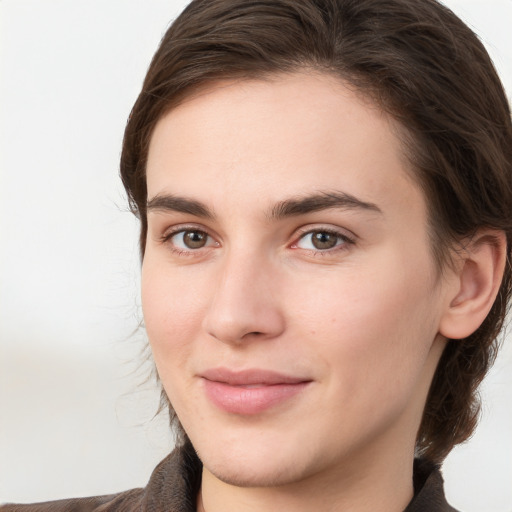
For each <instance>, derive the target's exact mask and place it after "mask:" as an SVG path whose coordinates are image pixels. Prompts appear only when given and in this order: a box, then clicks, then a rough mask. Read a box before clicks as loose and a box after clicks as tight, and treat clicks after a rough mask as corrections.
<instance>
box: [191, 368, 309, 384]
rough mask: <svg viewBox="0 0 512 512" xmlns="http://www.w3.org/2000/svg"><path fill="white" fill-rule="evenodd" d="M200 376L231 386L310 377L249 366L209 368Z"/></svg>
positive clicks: (288, 382)
mask: <svg viewBox="0 0 512 512" xmlns="http://www.w3.org/2000/svg"><path fill="white" fill-rule="evenodd" d="M200 377H202V378H203V379H206V380H211V381H214V382H222V383H224V384H229V385H231V386H253V385H256V384H260V385H266V386H271V385H276V384H299V383H301V382H310V381H311V379H307V378H303V377H294V376H290V375H286V374H282V373H279V372H275V371H273V370H264V369H260V368H251V369H248V370H230V369H228V368H211V369H209V370H206V371H204V372H202V373H201V374H200Z"/></svg>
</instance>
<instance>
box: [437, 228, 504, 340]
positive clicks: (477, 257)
mask: <svg viewBox="0 0 512 512" xmlns="http://www.w3.org/2000/svg"><path fill="white" fill-rule="evenodd" d="M456 258H460V259H459V261H458V262H457V264H456V270H454V272H455V275H453V276H452V277H453V284H454V286H450V287H449V288H450V290H449V294H450V295H449V297H448V300H447V303H448V307H447V308H446V310H445V311H444V314H443V316H442V318H441V322H440V326H439V333H440V334H442V335H443V336H445V337H446V338H449V339H462V338H466V337H467V336H469V335H471V334H473V333H474V332H475V331H476V330H477V329H478V328H479V327H480V325H481V324H482V322H483V321H484V320H485V318H486V316H487V315H488V314H489V311H490V310H491V307H492V305H493V304H494V300H495V299H496V296H497V294H498V291H499V288H500V285H501V280H502V278H503V273H504V270H505V264H506V261H507V240H506V236H505V233H504V232H503V231H497V230H492V229H481V230H479V231H478V232H477V233H476V235H475V236H473V237H471V239H470V240H468V241H467V244H465V245H464V246H463V250H462V251H461V253H460V254H458V255H456ZM450 281H452V279H451V278H450Z"/></svg>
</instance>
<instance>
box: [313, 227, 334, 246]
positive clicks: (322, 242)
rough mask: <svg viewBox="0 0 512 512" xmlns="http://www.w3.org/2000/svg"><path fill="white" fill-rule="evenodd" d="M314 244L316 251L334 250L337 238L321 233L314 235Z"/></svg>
mask: <svg viewBox="0 0 512 512" xmlns="http://www.w3.org/2000/svg"><path fill="white" fill-rule="evenodd" d="M312 242H313V245H314V246H315V248H316V249H332V248H333V247H334V246H335V245H336V242H337V236H336V235H333V234H331V233H326V232H325V231H319V232H317V233H314V234H313V239H312Z"/></svg>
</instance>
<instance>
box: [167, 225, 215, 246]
mask: <svg viewBox="0 0 512 512" xmlns="http://www.w3.org/2000/svg"><path fill="white" fill-rule="evenodd" d="M165 241H166V242H169V243H171V244H172V245H173V247H174V248H175V249H177V250H179V251H191V250H196V249H202V248H203V247H210V246H213V245H216V242H215V241H214V240H213V238H212V237H211V236H210V235H208V233H205V232H204V231H201V230H199V229H182V230H180V231H176V232H174V233H171V234H170V235H167V236H166V237H165Z"/></svg>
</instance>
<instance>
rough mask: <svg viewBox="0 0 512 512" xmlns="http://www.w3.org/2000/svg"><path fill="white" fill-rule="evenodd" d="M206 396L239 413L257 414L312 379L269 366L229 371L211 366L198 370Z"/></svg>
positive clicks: (305, 385)
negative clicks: (267, 367)
mask: <svg viewBox="0 0 512 512" xmlns="http://www.w3.org/2000/svg"><path fill="white" fill-rule="evenodd" d="M200 377H201V379H202V381H203V385H204V391H205V393H206V396H207V397H208V399H209V400H210V401H211V402H212V403H213V404H214V405H216V406H217V407H219V408H220V409H222V410H224V411H226V412H229V413H232V414H241V415H254V414H259V413H261V412H263V411H265V410H267V409H270V408H272V407H275V406H277V405H278V404H281V403H283V402H285V401H287V400H290V399H291V398H293V397H294V396H296V395H297V394H299V393H300V392H302V391H303V390H304V389H305V388H306V387H307V386H308V385H309V384H310V383H311V382H312V381H311V379H307V378H303V377H295V376H290V375H285V374H281V373H278V372H274V371H271V370H262V369H249V370H243V371H232V370H229V369H227V368H212V369H210V370H207V371H205V372H203V373H201V374H200Z"/></svg>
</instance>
